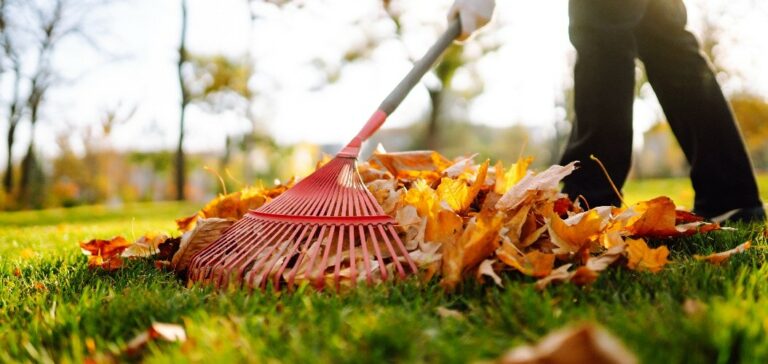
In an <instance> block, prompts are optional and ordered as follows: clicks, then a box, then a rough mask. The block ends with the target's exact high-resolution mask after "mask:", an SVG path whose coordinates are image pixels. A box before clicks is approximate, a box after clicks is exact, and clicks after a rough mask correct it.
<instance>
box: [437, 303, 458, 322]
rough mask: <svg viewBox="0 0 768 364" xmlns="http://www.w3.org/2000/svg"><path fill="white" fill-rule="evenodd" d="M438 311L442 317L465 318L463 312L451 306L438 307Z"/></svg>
mask: <svg viewBox="0 0 768 364" xmlns="http://www.w3.org/2000/svg"><path fill="white" fill-rule="evenodd" d="M436 311H437V315H438V316H440V317H442V318H452V319H457V320H463V319H464V314H463V313H461V312H460V311H456V310H452V309H450V308H446V307H443V306H439V307H438V308H437V309H436Z"/></svg>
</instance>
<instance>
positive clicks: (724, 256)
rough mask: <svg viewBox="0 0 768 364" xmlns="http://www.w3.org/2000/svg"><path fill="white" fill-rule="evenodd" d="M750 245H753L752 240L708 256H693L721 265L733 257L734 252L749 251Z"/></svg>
mask: <svg viewBox="0 0 768 364" xmlns="http://www.w3.org/2000/svg"><path fill="white" fill-rule="evenodd" d="M750 247H752V241H746V242H744V243H741V244H739V245H738V246H737V247H735V248H733V249H729V250H726V251H724V252H719V253H713V254H710V255H707V256H701V255H694V256H693V257H694V258H695V259H696V260H703V261H706V262H708V263H712V264H715V265H720V264H722V263H723V262H725V261H727V260H728V259H729V258H731V257H732V256H733V255H734V254H739V253H743V252H745V251H747V249H749V248H750Z"/></svg>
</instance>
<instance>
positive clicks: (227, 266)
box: [189, 155, 416, 289]
mask: <svg viewBox="0 0 768 364" xmlns="http://www.w3.org/2000/svg"><path fill="white" fill-rule="evenodd" d="M413 272H416V266H415V265H414V263H413V261H412V260H411V258H410V256H409V255H408V251H407V250H406V249H405V247H404V245H403V243H402V241H401V240H400V238H399V236H398V234H397V231H396V230H395V227H394V220H393V219H392V218H391V217H389V216H387V215H386V214H384V211H383V210H382V209H381V207H380V206H379V204H378V203H377V201H376V199H375V198H374V197H373V195H372V194H371V193H370V192H369V191H368V189H367V188H366V187H365V184H364V183H363V181H362V178H361V177H360V175H359V174H358V172H357V168H356V162H355V158H353V157H346V156H341V155H340V156H337V157H336V158H334V159H333V160H331V161H330V162H329V163H328V164H326V165H325V166H323V167H321V168H320V169H318V170H317V171H316V172H315V173H313V174H311V175H310V176H308V177H307V178H305V179H304V180H302V181H300V182H299V183H298V184H296V186H294V187H293V188H291V189H289V190H288V191H286V192H285V193H283V194H282V195H280V196H278V197H277V198H275V199H274V200H272V201H271V202H269V203H267V204H265V205H264V206H262V207H261V208H259V209H257V210H253V211H250V212H248V213H247V214H246V215H245V216H244V217H243V218H242V219H240V220H239V221H238V222H236V223H235V224H234V225H232V226H231V227H230V228H229V229H227V230H226V231H225V232H224V233H223V234H222V236H221V237H220V238H219V239H218V240H216V241H215V242H214V243H212V244H211V245H209V246H208V247H207V248H206V249H204V250H202V251H201V252H200V253H198V254H197V255H196V256H195V257H194V258H193V259H192V261H191V263H190V267H189V277H190V279H191V280H192V281H200V282H207V283H212V284H214V285H215V286H217V287H227V286H230V285H235V286H245V287H249V288H257V287H259V288H264V287H266V286H267V283H268V282H270V281H271V282H272V285H273V287H275V288H276V289H280V288H281V287H283V286H286V285H287V286H289V287H290V286H293V285H294V284H296V283H298V282H300V281H309V282H311V283H312V284H313V285H314V286H315V287H317V288H323V287H324V286H326V285H328V284H332V285H334V286H335V287H336V288H337V289H338V288H339V287H340V286H341V285H342V284H343V283H355V282H357V281H358V280H365V281H367V282H368V283H372V282H373V281H374V280H379V279H380V280H387V279H389V278H390V276H391V275H392V274H396V275H397V276H399V277H401V278H403V277H405V276H406V274H408V273H413Z"/></svg>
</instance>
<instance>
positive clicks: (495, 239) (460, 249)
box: [441, 211, 502, 289]
mask: <svg viewBox="0 0 768 364" xmlns="http://www.w3.org/2000/svg"><path fill="white" fill-rule="evenodd" d="M501 220H502V214H499V213H495V212H492V211H487V212H483V213H481V214H478V215H476V216H475V217H473V218H472V219H471V220H470V222H469V223H468V224H467V227H466V228H465V229H464V232H463V233H462V234H461V238H459V239H458V240H449V241H447V242H445V243H444V245H443V280H442V281H441V284H442V285H443V286H444V287H446V288H448V289H453V288H454V287H455V286H456V284H457V283H459V281H461V274H462V272H463V271H464V270H465V269H468V268H471V267H474V266H476V265H478V264H480V262H481V261H482V260H484V259H486V258H488V257H489V256H490V255H491V254H493V252H494V251H495V250H496V249H497V248H498V247H499V229H501Z"/></svg>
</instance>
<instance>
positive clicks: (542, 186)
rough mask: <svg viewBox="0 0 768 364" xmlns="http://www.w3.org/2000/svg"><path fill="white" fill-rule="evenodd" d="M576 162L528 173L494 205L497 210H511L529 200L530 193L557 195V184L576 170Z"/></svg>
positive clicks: (558, 189)
mask: <svg viewBox="0 0 768 364" xmlns="http://www.w3.org/2000/svg"><path fill="white" fill-rule="evenodd" d="M576 163H577V162H571V163H569V164H568V165H565V166H558V165H554V166H551V167H549V168H548V169H546V170H545V171H543V172H540V173H537V174H534V173H531V172H528V174H526V175H525V176H524V177H523V178H522V179H520V181H519V182H517V183H516V184H515V185H514V186H512V188H510V189H509V190H508V191H507V192H506V193H504V195H503V196H501V198H500V199H499V202H497V203H496V208H497V209H499V210H511V209H514V208H517V207H518V206H519V205H520V204H522V203H523V202H525V201H526V200H527V199H528V198H530V196H531V194H532V193H536V192H542V193H544V194H546V195H551V197H554V196H556V195H557V194H559V191H560V188H559V186H558V184H559V183H560V181H561V180H562V179H563V178H565V176H567V175H569V174H571V173H572V172H573V171H574V170H575V169H576Z"/></svg>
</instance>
